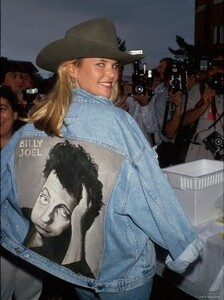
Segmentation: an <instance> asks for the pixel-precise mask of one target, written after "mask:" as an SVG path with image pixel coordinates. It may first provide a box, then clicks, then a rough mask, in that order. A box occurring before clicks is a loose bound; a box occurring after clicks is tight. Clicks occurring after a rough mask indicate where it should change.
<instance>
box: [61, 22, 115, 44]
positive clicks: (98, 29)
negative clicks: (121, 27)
mask: <svg viewBox="0 0 224 300" xmlns="http://www.w3.org/2000/svg"><path fill="white" fill-rule="evenodd" d="M65 38H66V39H70V40H73V39H74V40H85V41H89V42H94V43H98V44H102V45H104V46H105V45H106V46H107V47H109V48H116V49H117V48H118V43H117V34H116V29H115V26H114V24H113V22H112V21H110V20H108V19H105V18H96V19H93V20H89V21H87V22H84V23H81V24H79V25H76V26H74V27H72V28H70V29H69V30H68V31H67V32H66V34H65Z"/></svg>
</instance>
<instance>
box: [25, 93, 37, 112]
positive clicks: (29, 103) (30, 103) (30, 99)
mask: <svg viewBox="0 0 224 300" xmlns="http://www.w3.org/2000/svg"><path fill="white" fill-rule="evenodd" d="M37 95H38V89H37V88H28V89H25V90H24V91H23V100H24V101H26V102H27V104H26V106H25V111H26V112H27V113H28V112H29V111H30V110H31V108H32V107H33V104H34V103H33V101H34V100H35V99H36V97H37Z"/></svg>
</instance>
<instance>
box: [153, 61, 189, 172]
mask: <svg viewBox="0 0 224 300" xmlns="http://www.w3.org/2000/svg"><path fill="white" fill-rule="evenodd" d="M173 64H174V60H173V59H172V58H169V57H165V58H163V59H161V60H160V62H159V65H158V67H157V71H158V72H159V74H160V76H161V78H162V82H161V83H160V84H159V85H158V86H157V87H156V89H155V92H154V95H153V96H152V99H151V101H150V103H149V109H150V111H151V112H152V114H153V115H154V116H155V118H156V121H155V122H156V130H155V131H154V138H155V143H156V146H157V150H156V151H157V154H158V160H159V164H160V167H162V168H163V167H167V166H169V165H173V164H176V163H179V162H181V161H182V153H181V150H182V149H179V144H178V147H177V144H176V137H177V133H178V131H179V129H180V128H181V126H182V124H181V121H182V113H183V110H184V103H185V100H186V99H185V98H186V94H185V93H184V92H185V89H181V88H179V87H178V88H177V86H174V83H172V76H171V75H172V74H171V69H172V65H173ZM189 79H190V80H189ZM189 79H186V88H188V86H189V85H190V81H191V78H189ZM191 84H194V82H193V83H192V82H191Z"/></svg>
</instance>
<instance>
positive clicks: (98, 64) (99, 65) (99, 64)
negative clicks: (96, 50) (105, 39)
mask: <svg viewBox="0 0 224 300" xmlns="http://www.w3.org/2000/svg"><path fill="white" fill-rule="evenodd" d="M96 65H97V66H98V67H103V66H104V63H102V62H99V63H97V64H96Z"/></svg>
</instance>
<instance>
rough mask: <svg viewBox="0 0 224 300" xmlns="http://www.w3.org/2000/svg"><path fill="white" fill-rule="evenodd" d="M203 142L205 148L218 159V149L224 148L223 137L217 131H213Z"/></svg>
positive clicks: (219, 155)
mask: <svg viewBox="0 0 224 300" xmlns="http://www.w3.org/2000/svg"><path fill="white" fill-rule="evenodd" d="M203 143H204V144H205V147H206V149H208V150H210V151H211V152H212V154H213V156H214V158H215V159H220V158H221V157H222V155H221V154H220V151H221V150H222V149H223V148H224V138H223V137H222V136H221V134H219V133H218V132H217V131H214V132H213V133H211V134H210V135H209V136H207V137H206V138H205V139H204V140H203Z"/></svg>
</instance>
